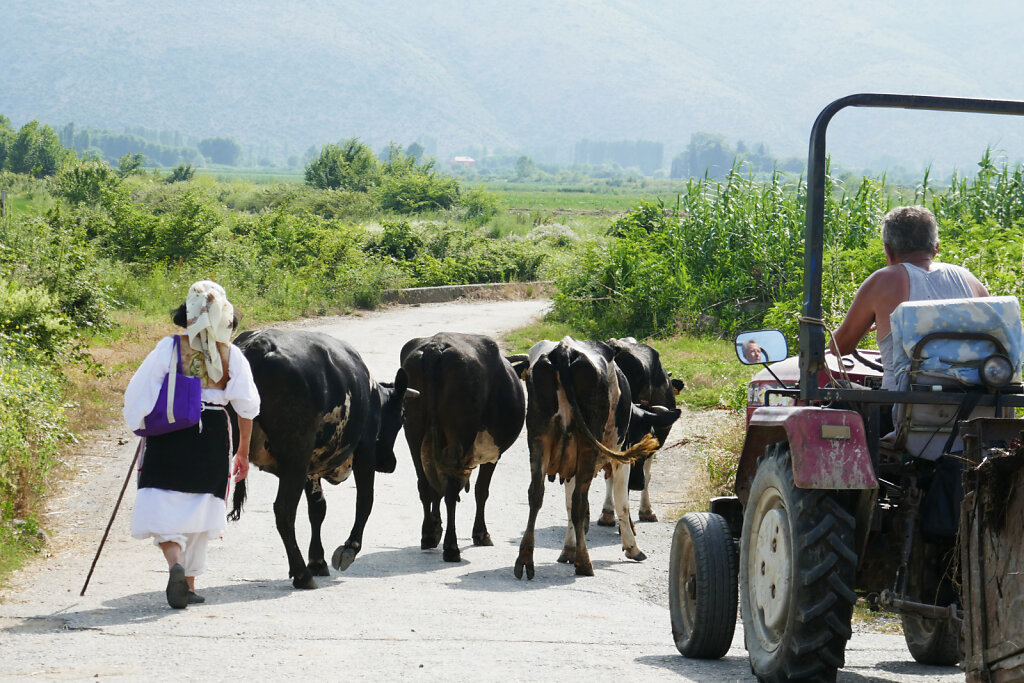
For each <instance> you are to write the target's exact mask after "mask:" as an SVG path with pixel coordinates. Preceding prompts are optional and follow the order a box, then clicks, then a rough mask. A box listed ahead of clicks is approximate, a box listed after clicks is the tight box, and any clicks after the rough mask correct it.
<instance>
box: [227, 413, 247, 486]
mask: <svg viewBox="0 0 1024 683" xmlns="http://www.w3.org/2000/svg"><path fill="white" fill-rule="evenodd" d="M251 437H252V420H251V419H249V418H247V417H239V418H238V450H237V451H235V459H234V462H233V463H232V467H231V476H232V478H233V479H234V481H236V482H239V481H242V480H243V479H245V477H246V475H248V474H249V441H250V439H251Z"/></svg>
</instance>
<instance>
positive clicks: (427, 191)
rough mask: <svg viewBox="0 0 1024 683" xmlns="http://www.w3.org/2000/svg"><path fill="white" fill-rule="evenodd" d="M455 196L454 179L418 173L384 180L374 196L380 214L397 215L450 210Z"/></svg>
mask: <svg viewBox="0 0 1024 683" xmlns="http://www.w3.org/2000/svg"><path fill="white" fill-rule="evenodd" d="M459 194H460V192H459V181H458V180H456V179H455V178H451V177H449V176H441V175H436V174H433V173H420V172H417V173H408V174H404V175H399V176H389V177H386V178H385V179H384V180H383V182H382V183H381V185H380V186H379V187H378V188H377V189H376V190H375V192H374V195H375V197H376V199H377V204H378V205H379V206H380V208H381V210H383V211H395V212H397V213H418V212H421V211H436V210H438V209H450V208H452V207H453V206H455V204H456V202H458V201H459Z"/></svg>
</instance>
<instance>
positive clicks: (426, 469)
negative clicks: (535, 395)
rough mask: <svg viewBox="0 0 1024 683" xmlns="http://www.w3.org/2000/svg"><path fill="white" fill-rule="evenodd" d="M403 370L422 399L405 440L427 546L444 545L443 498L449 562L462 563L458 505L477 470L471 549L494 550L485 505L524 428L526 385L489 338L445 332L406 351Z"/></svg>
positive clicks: (410, 406)
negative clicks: (504, 459)
mask: <svg viewBox="0 0 1024 683" xmlns="http://www.w3.org/2000/svg"><path fill="white" fill-rule="evenodd" d="M401 360H402V369H403V370H405V372H406V374H407V375H408V378H409V388H410V389H412V390H416V391H418V394H419V395H418V396H413V395H407V396H406V399H405V438H406V439H407V440H408V442H409V451H410V452H411V453H412V460H413V464H414V465H415V467H416V478H417V480H418V486H419V494H420V502H421V503H422V504H423V528H422V531H421V535H420V547H421V548H424V549H426V548H436V547H437V544H438V543H439V542H440V541H441V531H442V525H441V510H440V505H441V497H442V496H444V501H445V506H446V508H447V511H448V528H447V530H445V533H444V546H443V548H444V552H443V558H444V560H445V561H446V562H458V561H459V560H460V559H461V554H460V553H459V542H458V538H457V536H456V534H455V504H456V503H457V502H458V500H459V492H460V491H461V490H463V489H465V490H466V491H469V477H470V473H471V472H472V471H473V469H475V468H476V467H477V466H478V465H479V468H480V473H479V475H478V476H477V481H476V520H475V521H474V523H473V545H494V544H493V542H492V541H491V536H490V534H489V533H488V532H487V524H486V522H485V520H484V506H485V504H486V501H487V496H488V493H489V488H490V482H491V477H492V476H493V474H494V468H495V465H496V464H497V462H498V458H500V457H501V454H502V453H503V452H505V451H506V450H508V448H509V447H510V446H511V445H512V444H513V443H514V442H515V440H516V438H517V437H518V436H519V432H521V431H522V429H523V420H524V418H525V415H526V400H525V395H524V392H523V386H522V383H521V382H520V381H519V377H518V376H517V375H516V373H515V371H514V370H513V369H512V366H511V365H510V364H509V362H508V361H507V360H505V358H504V357H503V356H502V355H501V352H500V350H499V349H498V344H497V343H496V342H495V341H494V340H493V339H491V338H490V337H485V336H482V335H475V334H454V333H446V332H442V333H440V334H435V335H434V336H433V337H420V338H417V339H412V340H410V341H408V342H406V344H405V346H404V347H402V354H401Z"/></svg>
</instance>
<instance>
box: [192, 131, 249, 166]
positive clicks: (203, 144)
mask: <svg viewBox="0 0 1024 683" xmlns="http://www.w3.org/2000/svg"><path fill="white" fill-rule="evenodd" d="M199 151H200V152H202V153H203V156H204V157H206V158H207V159H209V160H210V161H212V162H213V163H215V164H223V165H225V166H236V165H237V164H238V159H239V157H241V156H242V146H241V145H240V144H238V143H237V142H235V141H234V140H232V139H231V138H205V139H203V140H200V141H199Z"/></svg>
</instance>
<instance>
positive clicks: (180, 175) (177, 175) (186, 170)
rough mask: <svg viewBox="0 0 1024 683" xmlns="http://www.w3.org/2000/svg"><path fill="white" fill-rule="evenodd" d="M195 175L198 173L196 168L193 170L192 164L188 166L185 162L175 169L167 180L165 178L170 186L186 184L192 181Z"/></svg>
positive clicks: (165, 179) (165, 180)
mask: <svg viewBox="0 0 1024 683" xmlns="http://www.w3.org/2000/svg"><path fill="white" fill-rule="evenodd" d="M195 174H196V171H195V169H194V168H192V164H186V163H184V162H183V163H180V164H178V165H177V166H175V167H174V170H172V171H171V172H170V174H169V175H168V176H167V177H166V178H164V182H165V183H168V184H171V183H184V182H187V181H189V180H192V178H193V177H194V176H195Z"/></svg>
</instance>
